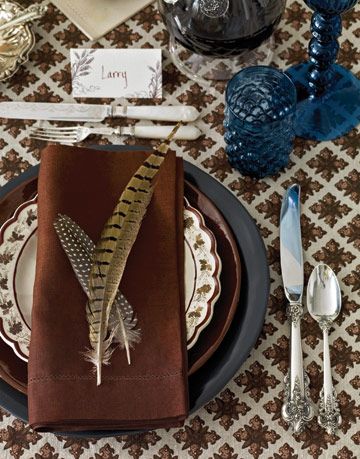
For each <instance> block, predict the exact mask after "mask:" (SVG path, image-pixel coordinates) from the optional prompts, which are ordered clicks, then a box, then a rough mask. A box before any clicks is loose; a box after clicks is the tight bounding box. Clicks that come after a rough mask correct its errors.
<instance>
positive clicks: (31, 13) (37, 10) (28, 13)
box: [0, 5, 47, 32]
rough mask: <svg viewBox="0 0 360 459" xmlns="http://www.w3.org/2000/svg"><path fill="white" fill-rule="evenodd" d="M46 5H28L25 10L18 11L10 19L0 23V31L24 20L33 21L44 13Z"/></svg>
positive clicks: (22, 22)
mask: <svg viewBox="0 0 360 459" xmlns="http://www.w3.org/2000/svg"><path fill="white" fill-rule="evenodd" d="M46 10H47V7H46V6H45V5H30V6H29V7H28V8H26V9H25V10H22V11H19V13H17V14H15V15H14V16H13V17H12V18H11V20H10V21H8V22H6V23H5V24H1V25H0V32H1V31H3V30H6V29H9V28H11V27H14V26H16V25H19V24H24V23H25V22H29V21H33V20H34V19H38V18H40V17H41V16H43V15H44V13H45V11H46Z"/></svg>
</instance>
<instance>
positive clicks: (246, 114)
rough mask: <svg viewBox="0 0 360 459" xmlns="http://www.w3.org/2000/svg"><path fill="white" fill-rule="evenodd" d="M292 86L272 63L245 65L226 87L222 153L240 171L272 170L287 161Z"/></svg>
mask: <svg viewBox="0 0 360 459" xmlns="http://www.w3.org/2000/svg"><path fill="white" fill-rule="evenodd" d="M295 108H296V89H295V86H294V84H293V83H292V81H291V80H290V78H289V77H288V76H287V75H286V74H285V73H283V72H281V71H280V70H277V69H275V68H272V67H265V66H255V67H248V68H246V69H244V70H241V71H240V72H239V73H237V74H236V75H235V76H234V77H233V78H232V79H231V80H230V81H229V83H228V85H227V88H226V109H225V121H224V126H225V128H226V133H225V141H226V143H227V146H226V153H227V155H228V158H229V161H230V164H231V165H232V166H233V167H235V168H236V169H238V170H239V171H240V172H241V173H242V174H244V175H250V176H253V177H259V178H260V177H265V176H266V175H273V174H276V173H277V172H278V171H279V170H280V169H282V168H283V167H285V166H286V165H287V164H288V162H289V155H290V152H291V150H292V146H293V140H294V137H295V130H294V122H295Z"/></svg>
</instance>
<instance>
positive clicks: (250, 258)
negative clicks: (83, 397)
mask: <svg viewBox="0 0 360 459" xmlns="http://www.w3.org/2000/svg"><path fill="white" fill-rule="evenodd" d="M96 148H98V149H116V150H119V147H118V146H113V145H111V146H104V147H99V146H97V147H96ZM137 148H138V147H137ZM184 169H185V178H186V180H188V181H189V182H190V183H193V184H194V185H195V186H196V187H197V188H198V189H199V190H200V191H202V192H203V193H204V194H205V195H206V196H207V197H208V198H209V199H211V200H212V201H213V203H214V204H215V205H216V207H217V208H218V209H219V210H220V211H221V213H222V214H223V216H224V217H225V219H226V221H227V222H228V224H229V226H230V227H231V229H232V231H233V233H234V237H235V240H236V242H237V244H238V249H239V254H240V258H241V271H242V272H241V293H240V301H239V306H238V308H237V310H236V313H235V316H234V319H233V322H232V324H231V326H230V329H229V331H228V332H227V334H226V336H225V338H224V340H223V342H222V343H221V345H220V346H219V348H218V350H217V351H216V352H215V353H214V355H213V356H212V357H211V358H210V359H209V360H208V362H207V363H206V364H205V365H204V366H202V367H201V368H200V369H199V370H198V371H196V372H195V373H194V374H193V375H191V376H190V377H189V397H190V412H191V413H192V412H194V411H196V410H197V409H199V408H200V407H201V406H203V405H204V404H206V403H208V402H209V401H210V400H211V399H212V398H214V397H215V396H216V395H217V393H218V392H219V391H220V390H221V389H222V388H223V387H224V386H225V385H226V384H227V383H228V381H229V380H230V379H231V378H232V377H233V376H234V374H235V373H236V372H237V371H238V370H239V368H240V367H241V365H242V364H243V363H244V362H245V360H246V359H247V357H248V355H249V353H250V351H251V349H252V348H253V346H254V344H255V342H256V340H257V338H258V336H259V334H260V332H261V328H262V325H263V322H264V317H265V312H266V306H267V301H268V295H269V286H270V280H269V268H268V264H267V258H266V251H265V246H264V243H263V241H262V239H261V236H260V234H259V230H258V228H257V226H256V224H255V222H254V221H253V219H252V218H251V216H250V215H249V213H248V212H247V210H246V209H245V208H244V207H243V206H242V204H241V203H240V202H239V201H238V199H236V197H235V196H233V195H232V194H231V193H230V191H228V190H227V189H226V188H225V187H224V186H223V185H221V184H220V183H219V182H217V181H216V180H215V179H213V178H212V177H211V176H210V175H208V174H206V173H205V172H203V171H201V170H200V169H199V168H197V167H196V166H194V165H193V164H190V163H188V162H186V161H184ZM37 174H38V167H32V168H31V169H29V170H28V171H26V172H25V173H24V174H22V175H21V176H19V177H17V178H16V179H14V180H12V181H11V182H9V183H7V184H6V185H5V186H3V187H2V188H1V189H0V198H2V197H4V196H5V195H7V194H8V193H9V192H10V191H11V190H13V189H14V188H16V187H17V186H18V185H19V184H20V183H21V182H23V181H25V180H28V179H30V178H32V177H36V176H37ZM0 405H1V406H2V407H3V408H4V409H5V410H7V411H9V412H10V413H11V414H13V415H14V416H16V417H17V418H20V419H23V420H24V421H26V422H27V421H28V411H27V396H26V395H24V394H22V393H20V392H19V391H17V390H16V389H14V388H12V387H11V386H10V385H9V384H7V383H6V382H5V381H3V380H0ZM125 433H135V432H123V431H121V432H120V431H104V432H99V431H97V432H93V431H86V432H76V433H75V434H74V433H73V432H72V433H70V434H68V433H67V435H75V436H78V437H79V436H90V437H107V436H114V435H122V434H125Z"/></svg>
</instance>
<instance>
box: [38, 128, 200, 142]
mask: <svg viewBox="0 0 360 459" xmlns="http://www.w3.org/2000/svg"><path fill="white" fill-rule="evenodd" d="M173 129H174V125H173V126H127V127H117V128H110V127H86V126H72V127H56V126H46V127H43V126H42V127H35V126H32V127H30V134H29V136H30V137H31V138H33V139H38V140H44V141H47V142H59V143H77V142H81V141H82V140H85V139H86V138H87V137H88V136H89V135H90V134H100V135H104V136H110V135H113V134H114V135H117V136H133V137H138V138H143V139H164V138H166V137H167V136H168V135H169V134H170V133H171V131H172V130H173ZM201 134H202V133H201V131H200V129H198V128H197V127H196V126H191V125H188V126H180V128H179V129H178V131H177V132H176V134H175V136H174V138H175V139H179V140H195V139H197V138H198V137H199V136H200V135H201Z"/></svg>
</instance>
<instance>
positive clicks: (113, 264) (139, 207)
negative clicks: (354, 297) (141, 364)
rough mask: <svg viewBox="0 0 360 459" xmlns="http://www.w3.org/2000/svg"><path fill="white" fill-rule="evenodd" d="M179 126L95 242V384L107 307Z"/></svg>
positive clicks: (106, 349) (103, 358)
mask: <svg viewBox="0 0 360 459" xmlns="http://www.w3.org/2000/svg"><path fill="white" fill-rule="evenodd" d="M179 126H180V124H178V125H177V126H176V127H175V128H174V129H173V131H172V133H171V134H170V136H169V137H168V138H167V139H166V141H165V142H164V143H162V144H161V145H160V146H159V147H158V148H156V149H155V150H154V152H153V153H152V154H151V155H150V156H149V157H148V158H147V159H146V160H145V161H144V163H143V164H142V165H141V166H140V167H139V168H138V170H137V171H136V172H135V174H134V175H133V176H132V177H131V179H130V181H129V182H128V184H127V186H126V188H125V190H124V191H123V192H122V194H121V196H120V199H119V201H118V203H117V205H116V206H115V209H114V211H113V214H112V215H111V217H110V218H109V219H108V221H107V222H106V224H105V226H104V229H103V231H102V233H101V236H100V240H99V242H98V243H97V244H96V248H95V253H94V256H93V262H92V266H91V270H90V282H89V301H88V305H87V318H88V322H89V330H90V331H89V339H90V345H91V350H90V351H89V353H88V355H87V358H88V360H89V361H91V362H92V363H93V364H94V366H95V368H96V373H97V384H98V385H99V384H101V368H102V364H107V363H108V361H109V358H110V356H111V343H112V341H113V338H114V337H113V334H111V335H110V336H108V333H107V330H108V324H109V319H110V311H111V308H112V305H113V303H114V300H115V297H116V293H117V291H118V288H119V285H120V282H121V279H122V276H123V273H124V270H125V266H126V261H127V259H128V256H129V253H130V251H131V249H132V246H133V244H134V242H135V240H136V238H137V235H138V233H139V230H140V226H141V223H142V220H143V217H144V215H145V213H146V210H147V207H148V206H149V204H150V202H151V198H152V195H153V191H154V185H155V178H156V175H157V173H158V172H159V169H160V166H161V164H162V162H163V161H164V159H165V156H166V153H167V151H168V149H169V143H170V140H171V139H172V137H173V136H174V135H175V133H176V131H177V129H178V128H179ZM125 349H126V351H127V354H128V355H129V343H128V342H125Z"/></svg>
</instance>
